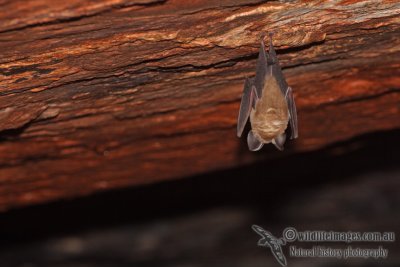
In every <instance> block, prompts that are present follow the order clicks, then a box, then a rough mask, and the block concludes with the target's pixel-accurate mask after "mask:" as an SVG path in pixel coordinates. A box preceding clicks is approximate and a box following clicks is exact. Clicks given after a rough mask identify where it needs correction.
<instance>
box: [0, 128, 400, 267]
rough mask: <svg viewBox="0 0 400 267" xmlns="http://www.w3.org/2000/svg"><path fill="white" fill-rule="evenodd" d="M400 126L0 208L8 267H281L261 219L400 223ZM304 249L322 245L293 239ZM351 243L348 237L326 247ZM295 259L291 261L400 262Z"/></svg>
mask: <svg viewBox="0 0 400 267" xmlns="http://www.w3.org/2000/svg"><path fill="white" fill-rule="evenodd" d="M399 137H400V131H399V130H396V131H390V132H381V133H375V134H369V135H366V136H361V137H358V138H355V139H353V140H350V141H348V142H345V143H341V144H336V145H334V146H331V147H328V148H325V149H322V150H319V151H315V152H310V153H304V154H295V155H288V156H285V157H283V158H280V159H275V160H268V161H261V162H259V163H257V164H254V165H250V166H245V167H241V168H237V169H232V170H226V171H219V172H215V173H209V174H204V175H201V176H196V177H188V178H185V179H181V180H177V181H173V182H164V183H159V184H154V185H149V186H143V187H136V188H131V189H124V190H116V191H112V192H107V193H99V194H96V195H92V196H90V197H85V198H80V199H73V200H64V201H59V202H56V203H50V204H46V205H41V206H32V207H27V208H23V209H16V210H11V211H9V212H6V213H2V214H0V246H1V247H0V266H1V267H3V266H21V267H22V266H24V267H27V266H29V267H31V266H63V267H64V266H65V267H67V266H101V267H105V266H107V267H108V266H110V267H111V266H279V264H278V263H277V262H276V261H275V259H274V258H273V256H272V254H271V252H270V250H269V249H268V248H262V247H258V246H257V241H258V239H259V236H258V235H257V234H255V233H254V232H253V231H252V230H251V225H252V224H258V225H260V226H262V227H264V228H265V229H267V230H269V231H271V232H272V233H273V234H274V235H275V236H277V237H280V236H281V235H282V230H283V229H284V228H285V227H287V226H293V227H295V228H297V229H298V230H336V231H349V230H350V231H361V232H362V231H382V232H383V231H394V232H396V234H397V235H398V233H399V229H400V210H399V208H400V194H399V192H400V179H399V178H400V164H399V152H400V138H399ZM293 244H294V245H297V246H299V247H311V246H312V245H320V244H313V243H300V242H297V243H293ZM325 245H326V246H331V247H340V248H344V247H346V246H347V245H348V244H344V243H340V244H325ZM350 245H351V246H352V247H367V248H377V247H378V246H379V245H382V246H383V247H384V248H387V249H388V250H389V257H388V259H385V260H382V259H379V260H371V259H369V260H366V259H352V260H338V259H329V258H328V259H321V258H319V259H315V258H304V259H298V258H291V257H289V256H288V246H286V247H284V248H283V251H284V253H285V254H286V257H287V260H288V266H399V265H400V256H399V255H398V253H399V252H400V247H399V245H398V242H394V243H352V244H350Z"/></svg>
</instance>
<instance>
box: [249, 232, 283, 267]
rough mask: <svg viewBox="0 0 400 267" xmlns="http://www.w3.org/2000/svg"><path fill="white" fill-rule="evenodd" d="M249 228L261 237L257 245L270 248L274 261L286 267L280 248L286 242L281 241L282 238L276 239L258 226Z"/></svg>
mask: <svg viewBox="0 0 400 267" xmlns="http://www.w3.org/2000/svg"><path fill="white" fill-rule="evenodd" d="M251 228H253V230H254V232H256V233H257V234H259V235H260V236H261V237H262V238H261V239H260V240H258V243H257V245H259V246H261V247H270V248H271V252H272V254H273V255H274V257H275V259H276V260H277V261H278V262H279V263H280V264H281V265H282V266H286V258H285V255H283V252H282V247H281V246H282V245H285V244H286V241H285V240H283V239H282V238H280V239H278V238H276V237H275V236H273V235H272V234H271V233H270V232H268V231H266V230H264V229H263V228H262V227H260V226H258V225H253V226H252V227H251Z"/></svg>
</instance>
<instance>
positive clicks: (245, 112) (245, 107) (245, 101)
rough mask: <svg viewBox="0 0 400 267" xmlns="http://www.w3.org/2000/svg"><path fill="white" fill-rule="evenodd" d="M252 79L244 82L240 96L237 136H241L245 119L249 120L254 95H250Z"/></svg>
mask: <svg viewBox="0 0 400 267" xmlns="http://www.w3.org/2000/svg"><path fill="white" fill-rule="evenodd" d="M253 84H254V79H248V78H247V79H246V81H245V82H244V89H243V95H242V101H241V102H240V109H239V116H238V122H237V136H238V137H240V136H242V133H243V129H244V126H245V125H246V122H247V119H248V118H249V115H250V111H251V108H252V106H253V103H252V102H253V98H254V94H252V90H253V89H252V87H253Z"/></svg>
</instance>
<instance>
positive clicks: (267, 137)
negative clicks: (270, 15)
mask: <svg viewBox="0 0 400 267" xmlns="http://www.w3.org/2000/svg"><path fill="white" fill-rule="evenodd" d="M269 38H270V43H269V51H268V54H266V53H265V44H264V36H262V37H261V47H260V52H259V54H258V59H257V67H256V76H255V77H254V78H250V79H249V78H246V80H245V83H244V89H243V96H242V101H241V103H240V110H239V117H238V124H237V136H238V137H241V136H242V132H243V129H244V126H245V125H246V122H247V120H248V118H249V117H250V124H251V131H250V132H249V133H248V135H247V144H248V146H249V149H250V150H251V151H257V150H260V149H261V148H262V147H263V145H264V144H268V143H272V144H274V145H275V147H276V148H278V149H279V150H283V145H284V144H285V141H286V133H285V131H286V128H287V125H288V124H290V129H291V139H295V138H297V137H298V130H297V113H296V104H295V102H294V97H293V94H292V88H290V87H289V86H288V84H287V83H286V80H285V77H283V73H282V70H281V67H280V66H279V61H278V58H277V56H276V52H275V49H274V47H273V45H272V33H270V34H269Z"/></svg>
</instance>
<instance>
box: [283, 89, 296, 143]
mask: <svg viewBox="0 0 400 267" xmlns="http://www.w3.org/2000/svg"><path fill="white" fill-rule="evenodd" d="M286 101H287V103H288V108H289V123H290V130H291V132H292V135H291V136H290V138H291V139H295V138H297V137H298V136H299V130H298V126H297V109H296V103H295V102H294V97H293V93H292V88H291V87H288V88H287V91H286Z"/></svg>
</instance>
